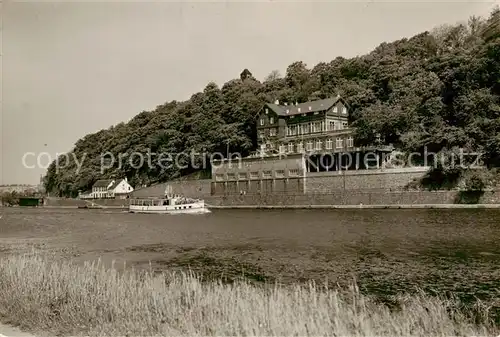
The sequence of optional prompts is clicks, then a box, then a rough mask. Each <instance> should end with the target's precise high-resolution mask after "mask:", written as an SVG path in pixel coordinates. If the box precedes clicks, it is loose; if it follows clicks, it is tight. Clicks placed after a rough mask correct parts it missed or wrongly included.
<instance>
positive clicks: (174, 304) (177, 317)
mask: <svg viewBox="0 0 500 337" xmlns="http://www.w3.org/2000/svg"><path fill="white" fill-rule="evenodd" d="M0 262H1V263H0V314H1V315H3V317H4V318H6V319H8V320H10V322H12V323H17V324H21V325H22V326H24V327H27V328H29V329H32V330H36V331H44V330H45V331H51V332H56V333H64V334H74V335H95V336H97V335H99V336H104V335H108V336H117V335H121V336H124V335H128V336H152V335H184V336H188V335H189V336H191V335H193V336H194V335H198V336H200V335H204V336H207V335H232V336H237V335H274V336H276V335H287V336H291V335H294V336H320V335H323V336H324V335H337V336H338V335H349V336H375V335H378V336H381V335H391V336H403V335H404V336H409V335H413V336H415V335H420V336H424V335H425V336H427V335H429V336H430V335H432V336H437V335H440V336H445V335H446V336H452V335H454V336H457V335H462V336H474V335H475V336H478V335H491V334H492V333H494V332H495V331H494V330H495V329H494V327H493V326H492V325H489V324H486V323H481V324H473V323H470V321H469V320H467V319H466V318H465V316H463V315H462V314H460V313H458V312H456V311H454V310H453V308H454V303H452V302H447V301H443V300H438V299H431V298H427V297H425V296H423V295H415V296H411V297H409V298H406V299H404V298H402V299H401V307H400V309H398V310H396V311H391V310H389V309H388V308H387V307H385V306H383V305H381V304H377V303H375V302H373V301H371V300H370V299H369V298H367V297H365V296H363V295H361V294H360V293H359V291H358V290H357V288H356V287H353V288H351V289H349V290H348V291H345V292H337V291H331V290H326V289H323V288H321V287H317V286H315V285H313V284H311V285H310V286H309V287H299V286H296V287H281V286H273V287H256V286H252V285H250V284H248V283H244V282H241V283H237V284H232V285H223V284H221V283H217V282H201V281H200V279H199V278H197V277H195V276H193V275H189V274H162V275H154V274H152V273H137V272H134V271H127V272H124V273H118V272H117V271H116V270H114V269H106V268H104V267H103V266H102V265H101V264H99V263H93V264H87V265H85V266H76V265H73V264H71V263H68V262H53V261H51V259H50V258H48V257H43V256H41V255H37V254H29V255H23V256H20V255H18V256H11V257H7V258H5V259H3V260H1V261H0ZM485 317H486V315H485Z"/></svg>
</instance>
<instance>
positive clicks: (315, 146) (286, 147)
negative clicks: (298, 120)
mask: <svg viewBox="0 0 500 337" xmlns="http://www.w3.org/2000/svg"><path fill="white" fill-rule="evenodd" d="M345 145H346V147H348V148H351V147H354V139H353V138H352V137H349V138H347V139H346V141H345ZM265 147H266V145H264V144H262V145H261V148H262V150H265ZM343 148H344V139H343V138H340V137H338V138H337V139H336V140H335V149H343ZM305 150H306V151H322V150H333V140H332V139H328V140H326V141H324V142H323V141H321V140H316V141H314V142H313V141H308V142H306V143H305ZM279 152H280V153H295V152H297V153H301V152H304V144H303V143H302V142H298V143H296V144H295V143H293V142H290V143H288V144H281V145H280V146H279Z"/></svg>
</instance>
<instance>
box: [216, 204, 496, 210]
mask: <svg viewBox="0 0 500 337" xmlns="http://www.w3.org/2000/svg"><path fill="white" fill-rule="evenodd" d="M208 208H209V209H360V208H361V209H453V208H455V209H464V208H472V209H479V208H485V209H500V204H401V205H396V204H391V205H235V206H211V205H208Z"/></svg>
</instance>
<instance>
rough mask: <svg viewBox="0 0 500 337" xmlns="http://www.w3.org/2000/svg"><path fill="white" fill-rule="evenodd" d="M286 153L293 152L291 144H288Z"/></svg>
mask: <svg viewBox="0 0 500 337" xmlns="http://www.w3.org/2000/svg"><path fill="white" fill-rule="evenodd" d="M288 152H293V143H288Z"/></svg>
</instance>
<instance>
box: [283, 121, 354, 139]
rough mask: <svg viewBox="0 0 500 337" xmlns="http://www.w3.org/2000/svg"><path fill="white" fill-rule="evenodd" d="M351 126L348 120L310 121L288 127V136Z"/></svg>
mask: <svg viewBox="0 0 500 337" xmlns="http://www.w3.org/2000/svg"><path fill="white" fill-rule="evenodd" d="M348 127H349V126H348V124H347V122H346V121H328V124H327V123H326V122H325V121H321V122H310V123H305V124H298V125H291V126H287V128H286V135H287V136H297V135H305V134H309V133H315V132H325V131H335V130H343V129H347V128H348Z"/></svg>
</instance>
